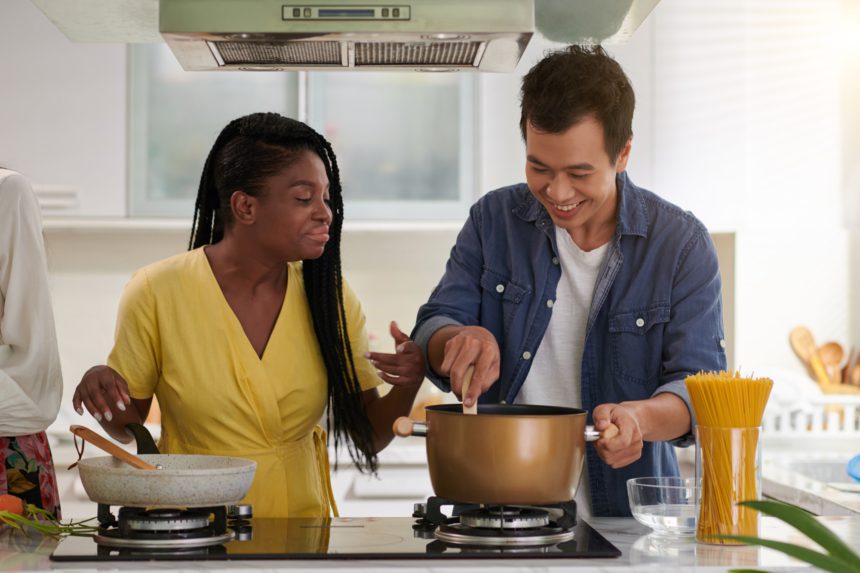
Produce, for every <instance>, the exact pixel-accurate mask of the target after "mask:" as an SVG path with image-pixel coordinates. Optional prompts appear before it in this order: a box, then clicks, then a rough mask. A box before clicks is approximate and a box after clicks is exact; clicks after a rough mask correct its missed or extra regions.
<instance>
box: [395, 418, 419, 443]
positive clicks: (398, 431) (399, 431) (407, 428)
mask: <svg viewBox="0 0 860 573" xmlns="http://www.w3.org/2000/svg"><path fill="white" fill-rule="evenodd" d="M392 430H394V435H396V436H400V437H401V438H408V437H409V436H418V437H422V438H423V437H424V436H426V435H427V423H426V422H416V421H415V420H413V419H412V418H407V417H406V416H400V417H399V418H397V419H396V420H394V426H393V427H392Z"/></svg>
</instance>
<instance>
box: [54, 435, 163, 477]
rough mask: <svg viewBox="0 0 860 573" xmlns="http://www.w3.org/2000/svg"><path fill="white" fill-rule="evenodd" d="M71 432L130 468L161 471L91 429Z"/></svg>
mask: <svg viewBox="0 0 860 573" xmlns="http://www.w3.org/2000/svg"><path fill="white" fill-rule="evenodd" d="M69 430H70V431H71V432H72V433H73V434H74V435H76V436H78V437H79V438H81V439H82V440H86V441H88V442H89V443H91V444H92V445H94V446H95V447H97V448H99V449H102V450H104V451H106V452H107V453H109V454H110V455H112V456H113V457H115V458H117V459H118V460H122V461H124V462H125V463H127V464H128V465H130V466H134V467H136V468H137V469H141V470H157V469H160V468H159V467H158V466H154V465H152V464H151V463H149V462H146V461H144V460H142V459H140V458H139V457H137V456H136V455H134V454H132V453H129V452H127V451H125V450H124V449H122V448H121V447H119V446H118V445H116V444H114V443H113V442H111V441H110V440H107V439H105V438H103V437H102V436H100V435H98V434H97V433H95V432H93V431H92V430H90V429H89V428H85V427H84V426H71V427H70V428H69Z"/></svg>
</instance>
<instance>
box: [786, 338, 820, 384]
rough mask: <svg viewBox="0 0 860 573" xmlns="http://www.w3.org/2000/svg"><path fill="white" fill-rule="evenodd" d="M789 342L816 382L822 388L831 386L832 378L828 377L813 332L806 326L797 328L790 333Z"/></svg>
mask: <svg viewBox="0 0 860 573" xmlns="http://www.w3.org/2000/svg"><path fill="white" fill-rule="evenodd" d="M788 340H789V342H790V343H791V348H792V349H793V350H794V353H795V354H797V357H798V358H800V360H801V362H803V363H804V365H806V366H807V368H808V369H809V371H810V372H811V374H812V376H813V378H814V379H815V381H816V382H818V384H819V385H820V386H821V387H822V388H824V387H825V386H828V385H830V377H829V376H827V370H826V369H825V368H824V364H823V363H822V362H821V357H820V356H819V355H818V349H817V348H816V347H815V338H813V336H812V332H810V330H809V329H808V328H807V327H805V326H797V327H795V328H794V329H792V331H791V333H789V335H788Z"/></svg>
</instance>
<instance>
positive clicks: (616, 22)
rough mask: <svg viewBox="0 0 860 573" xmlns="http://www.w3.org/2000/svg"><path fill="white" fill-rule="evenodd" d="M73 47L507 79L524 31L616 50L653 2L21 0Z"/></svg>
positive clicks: (213, 61)
mask: <svg viewBox="0 0 860 573" xmlns="http://www.w3.org/2000/svg"><path fill="white" fill-rule="evenodd" d="M32 1H33V3H34V4H36V5H37V6H39V8H41V9H42V11H43V12H44V13H45V14H46V15H47V16H48V17H49V18H50V19H51V20H52V21H53V22H54V23H55V24H56V25H57V26H58V27H59V28H60V29H61V30H62V31H63V32H64V33H65V34H66V36H68V37H69V38H70V39H71V40H73V41H79V42H158V41H161V40H162V39H163V40H164V41H166V42H167V43H168V44H169V45H170V48H171V49H172V50H173V53H174V54H175V55H176V58H177V59H178V60H179V62H180V63H181V64H182V66H183V68H185V69H186V70H298V69H301V70H409V71H411V70H419V71H438V70H477V71H496V72H504V71H512V70H514V68H515V67H516V65H517V63H518V62H519V59H520V57H521V56H522V54H523V52H524V50H525V48H526V46H527V44H528V42H529V40H530V39H531V37H532V35H533V34H534V33H535V32H539V33H541V34H543V35H544V36H546V37H547V38H549V39H551V40H554V41H558V42H566V43H617V42H623V41H625V40H626V39H627V38H628V37H629V36H630V35H631V34H632V33H633V32H634V31H635V30H636V28H637V27H638V26H639V24H640V23H641V22H642V21H643V20H644V19H645V18H646V17H647V16H648V14H649V13H650V12H651V10H652V9H653V8H654V6H655V5H656V4H657V2H658V0H378V2H376V3H374V2H372V1H371V2H368V1H367V0H305V1H302V0H74V1H70V0H32Z"/></svg>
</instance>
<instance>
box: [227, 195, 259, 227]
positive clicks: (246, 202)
mask: <svg viewBox="0 0 860 573" xmlns="http://www.w3.org/2000/svg"><path fill="white" fill-rule="evenodd" d="M230 209H231V211H232V212H233V221H235V222H236V223H239V224H240V225H250V224H252V223H253V222H254V221H255V220H256V218H257V199H256V197H252V196H250V195H248V194H247V193H245V192H244V191H234V192H233V194H232V195H230Z"/></svg>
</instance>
